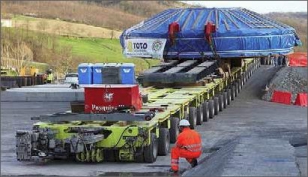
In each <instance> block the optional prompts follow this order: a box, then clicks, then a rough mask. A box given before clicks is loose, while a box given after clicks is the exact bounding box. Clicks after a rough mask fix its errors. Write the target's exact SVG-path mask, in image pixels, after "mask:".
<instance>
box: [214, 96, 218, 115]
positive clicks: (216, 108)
mask: <svg viewBox="0 0 308 177" xmlns="http://www.w3.org/2000/svg"><path fill="white" fill-rule="evenodd" d="M218 112H219V98H218V97H214V114H215V115H218Z"/></svg>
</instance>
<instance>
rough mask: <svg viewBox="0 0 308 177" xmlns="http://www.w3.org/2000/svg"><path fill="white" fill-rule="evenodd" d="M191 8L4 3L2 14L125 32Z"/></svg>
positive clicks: (103, 3) (150, 3)
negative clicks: (148, 20)
mask: <svg viewBox="0 0 308 177" xmlns="http://www.w3.org/2000/svg"><path fill="white" fill-rule="evenodd" d="M190 6H191V5H188V4H187V5H186V4H184V3H180V2H173V1H170V2H163V1H162V2H161V1H109V2H108V1H101V2H99V1H95V2H91V1H87V2H72V1H32V2H30V1H28V2H27V1H18V2H14V1H13V2H12V1H10V2H9V1H5V2H2V1H1V12H2V14H19V15H31V16H35V17H41V18H50V19H57V18H58V19H61V20H66V21H71V22H79V23H84V24H89V25H93V26H99V27H105V28H110V29H114V30H123V29H125V28H128V27H130V26H132V25H134V24H137V23H139V22H140V21H142V20H144V19H145V18H148V17H150V16H152V15H155V14H157V13H159V12H161V11H163V10H166V9H169V8H176V7H190Z"/></svg>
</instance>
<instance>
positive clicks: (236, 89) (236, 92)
mask: <svg viewBox="0 0 308 177" xmlns="http://www.w3.org/2000/svg"><path fill="white" fill-rule="evenodd" d="M234 85H235V97H237V95H238V93H239V90H238V83H237V82H235V83H234Z"/></svg>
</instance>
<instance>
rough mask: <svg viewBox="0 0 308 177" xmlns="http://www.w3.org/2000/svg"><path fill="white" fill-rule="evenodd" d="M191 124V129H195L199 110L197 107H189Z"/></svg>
mask: <svg viewBox="0 0 308 177" xmlns="http://www.w3.org/2000/svg"><path fill="white" fill-rule="evenodd" d="M189 123H190V128H191V129H195V127H196V125H197V109H196V108H195V107H189Z"/></svg>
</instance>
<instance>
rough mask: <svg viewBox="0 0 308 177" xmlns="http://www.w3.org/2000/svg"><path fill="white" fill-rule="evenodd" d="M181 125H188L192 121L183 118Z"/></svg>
mask: <svg viewBox="0 0 308 177" xmlns="http://www.w3.org/2000/svg"><path fill="white" fill-rule="evenodd" d="M179 126H183V127H188V126H190V123H189V122H188V120H186V119H182V120H181V121H180V124H179Z"/></svg>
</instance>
